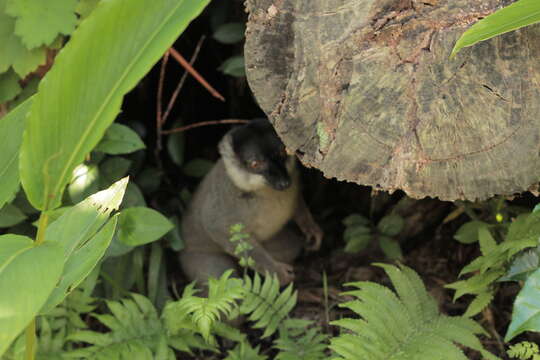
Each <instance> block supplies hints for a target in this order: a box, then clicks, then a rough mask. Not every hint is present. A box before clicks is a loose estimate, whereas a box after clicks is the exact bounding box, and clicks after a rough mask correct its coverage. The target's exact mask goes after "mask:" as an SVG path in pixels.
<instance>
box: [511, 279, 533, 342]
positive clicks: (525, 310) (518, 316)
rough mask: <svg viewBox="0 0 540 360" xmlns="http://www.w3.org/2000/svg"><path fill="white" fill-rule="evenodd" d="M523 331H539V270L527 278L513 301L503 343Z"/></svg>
mask: <svg viewBox="0 0 540 360" xmlns="http://www.w3.org/2000/svg"><path fill="white" fill-rule="evenodd" d="M524 331H540V269H538V270H536V271H535V272H534V273H532V274H531V276H529V278H528V279H527V281H526V282H525V285H524V286H523V289H521V291H520V292H519V294H518V296H517V297H516V300H515V301H514V311H513V313H512V322H511V323H510V326H509V327H508V331H507V332H506V336H505V337H504V341H507V342H508V341H510V340H512V339H513V338H514V337H516V336H517V335H519V334H521V333H522V332H524Z"/></svg>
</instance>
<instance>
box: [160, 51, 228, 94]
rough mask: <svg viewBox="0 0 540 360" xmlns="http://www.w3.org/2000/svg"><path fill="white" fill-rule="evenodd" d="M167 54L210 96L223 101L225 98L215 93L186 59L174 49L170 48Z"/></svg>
mask: <svg viewBox="0 0 540 360" xmlns="http://www.w3.org/2000/svg"><path fill="white" fill-rule="evenodd" d="M169 52H170V53H171V55H172V56H173V58H174V59H175V60H176V61H178V63H179V64H180V65H182V67H183V68H184V69H186V70H187V71H188V72H189V73H190V74H191V75H192V76H193V77H194V78H195V79H196V80H197V81H198V82H199V83H200V84H201V85H202V86H204V87H205V88H206V90H208V91H209V92H210V94H212V96H214V97H216V98H218V99H219V100H221V101H223V102H224V101H225V98H224V97H223V96H222V95H221V94H220V93H219V92H217V90H216V89H214V88H213V87H212V86H211V85H210V84H209V83H208V82H207V81H206V80H204V78H203V77H202V76H201V75H200V74H199V73H198V72H197V71H196V70H195V69H194V68H193V67H192V66H191V65H190V64H189V63H188V62H187V61H186V59H184V57H183V56H182V55H180V54H179V53H178V51H176V50H175V49H174V48H170V49H169Z"/></svg>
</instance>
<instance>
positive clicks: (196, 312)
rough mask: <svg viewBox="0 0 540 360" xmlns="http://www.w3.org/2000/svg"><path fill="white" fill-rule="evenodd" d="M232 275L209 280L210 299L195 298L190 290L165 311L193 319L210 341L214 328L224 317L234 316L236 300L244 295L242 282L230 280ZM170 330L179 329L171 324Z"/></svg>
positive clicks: (230, 271) (226, 274) (227, 274)
mask: <svg viewBox="0 0 540 360" xmlns="http://www.w3.org/2000/svg"><path fill="white" fill-rule="evenodd" d="M231 274H232V270H229V271H227V272H225V273H224V274H223V275H222V276H221V278H219V279H214V278H210V279H208V297H199V296H194V295H193V294H194V292H193V291H192V290H191V289H189V290H188V292H187V293H185V294H184V296H183V297H182V299H181V300H180V301H178V302H176V303H172V304H168V305H167V308H166V310H165V311H166V312H167V311H168V312H169V313H171V312H175V313H177V314H178V315H177V316H179V317H181V318H185V317H187V316H189V317H191V319H192V321H193V323H194V324H195V326H196V327H197V329H198V331H199V332H200V333H201V334H202V336H203V338H204V339H205V340H206V341H210V336H211V330H212V327H213V326H214V325H215V323H216V322H218V321H219V320H220V319H221V316H222V315H224V316H226V317H229V316H230V315H231V314H232V312H233V310H234V308H235V307H236V300H239V299H241V298H242V296H243V294H244V288H243V287H242V280H240V279H235V278H230V276H231ZM186 294H187V296H186ZM167 309H168V310H167ZM169 318H170V316H169ZM169 328H172V329H176V328H177V327H176V326H174V325H172V324H171V323H169ZM173 332H174V330H173Z"/></svg>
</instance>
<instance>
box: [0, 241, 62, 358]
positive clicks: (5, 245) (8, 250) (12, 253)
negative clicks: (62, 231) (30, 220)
mask: <svg viewBox="0 0 540 360" xmlns="http://www.w3.org/2000/svg"><path fill="white" fill-rule="evenodd" d="M62 256H63V254H62V248H61V247H60V246H59V245H58V244H54V243H50V242H44V243H43V244H42V245H39V246H34V242H33V241H32V240H31V239H30V238H28V237H26V236H19V235H11V234H9V235H2V236H0V357H1V356H2V354H3V353H4V352H5V351H6V349H7V348H8V346H9V345H10V343H11V342H12V341H13V339H15V338H16V337H17V335H19V333H20V332H21V331H22V330H23V329H24V328H25V327H26V326H27V325H28V323H29V322H30V320H31V319H32V318H33V317H34V316H35V315H36V314H37V312H38V311H39V309H40V308H41V306H43V304H44V303H45V301H46V300H47V297H48V296H49V294H50V293H51V291H52V290H53V289H54V287H55V285H56V283H57V282H58V279H59V278H60V274H61V273H62V267H63V261H62Z"/></svg>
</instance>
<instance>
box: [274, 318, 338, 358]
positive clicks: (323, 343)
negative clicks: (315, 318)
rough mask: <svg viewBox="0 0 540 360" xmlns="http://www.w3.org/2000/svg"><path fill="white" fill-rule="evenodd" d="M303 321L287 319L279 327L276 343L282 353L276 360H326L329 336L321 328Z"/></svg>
mask: <svg viewBox="0 0 540 360" xmlns="http://www.w3.org/2000/svg"><path fill="white" fill-rule="evenodd" d="M312 325H313V324H312V322H311V321H308V320H303V319H287V320H285V321H284V322H283V324H282V325H281V326H280V327H279V338H278V339H276V341H275V342H274V344H275V348H276V349H279V350H280V352H279V353H278V355H277V356H276V360H321V359H324V358H326V356H327V355H326V353H325V351H326V349H327V347H328V344H327V341H328V336H327V335H325V334H322V333H321V329H320V328H319V327H313V326H312Z"/></svg>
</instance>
